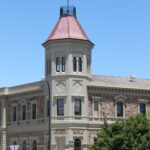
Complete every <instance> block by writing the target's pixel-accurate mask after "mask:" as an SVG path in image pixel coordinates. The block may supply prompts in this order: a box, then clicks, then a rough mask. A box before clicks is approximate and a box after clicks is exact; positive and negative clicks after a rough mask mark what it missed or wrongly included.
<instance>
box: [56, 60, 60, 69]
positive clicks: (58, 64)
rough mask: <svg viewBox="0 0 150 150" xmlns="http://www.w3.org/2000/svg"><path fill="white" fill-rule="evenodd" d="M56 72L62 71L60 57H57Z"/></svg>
mask: <svg viewBox="0 0 150 150" xmlns="http://www.w3.org/2000/svg"><path fill="white" fill-rule="evenodd" d="M56 72H60V58H59V57H57V58H56Z"/></svg>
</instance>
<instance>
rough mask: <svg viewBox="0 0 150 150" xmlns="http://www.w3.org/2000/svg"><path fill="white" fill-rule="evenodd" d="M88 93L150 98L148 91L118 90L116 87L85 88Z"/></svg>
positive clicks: (149, 90) (149, 91)
mask: <svg viewBox="0 0 150 150" xmlns="http://www.w3.org/2000/svg"><path fill="white" fill-rule="evenodd" d="M87 89H88V93H99V92H101V93H104V94H118V93H119V95H120V94H126V95H138V96H139V95H141V96H150V89H133V88H118V87H102V86H87Z"/></svg>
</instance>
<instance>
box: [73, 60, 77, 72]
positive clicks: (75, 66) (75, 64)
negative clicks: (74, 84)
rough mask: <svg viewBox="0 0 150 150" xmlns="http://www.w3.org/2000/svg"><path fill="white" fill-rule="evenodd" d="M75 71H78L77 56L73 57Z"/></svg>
mask: <svg viewBox="0 0 150 150" xmlns="http://www.w3.org/2000/svg"><path fill="white" fill-rule="evenodd" d="M73 71H74V72H76V71H77V58H76V57H73Z"/></svg>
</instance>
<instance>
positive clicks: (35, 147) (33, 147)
mask: <svg viewBox="0 0 150 150" xmlns="http://www.w3.org/2000/svg"><path fill="white" fill-rule="evenodd" d="M32 150H37V143H36V141H35V140H34V141H33V142H32Z"/></svg>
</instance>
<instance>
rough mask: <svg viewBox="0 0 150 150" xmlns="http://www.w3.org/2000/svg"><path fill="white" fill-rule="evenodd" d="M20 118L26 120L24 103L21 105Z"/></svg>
mask: <svg viewBox="0 0 150 150" xmlns="http://www.w3.org/2000/svg"><path fill="white" fill-rule="evenodd" d="M22 120H26V105H23V106H22Z"/></svg>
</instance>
